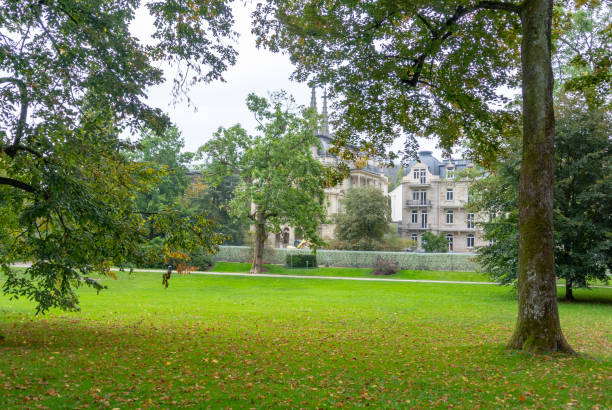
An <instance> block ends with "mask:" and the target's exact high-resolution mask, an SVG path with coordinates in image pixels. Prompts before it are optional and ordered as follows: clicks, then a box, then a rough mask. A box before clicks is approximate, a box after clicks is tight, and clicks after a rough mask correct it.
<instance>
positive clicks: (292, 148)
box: [200, 92, 327, 269]
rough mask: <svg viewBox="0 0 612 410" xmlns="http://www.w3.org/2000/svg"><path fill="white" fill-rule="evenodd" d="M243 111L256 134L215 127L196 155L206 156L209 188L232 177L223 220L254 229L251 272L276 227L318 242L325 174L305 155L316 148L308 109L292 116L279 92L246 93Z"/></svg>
mask: <svg viewBox="0 0 612 410" xmlns="http://www.w3.org/2000/svg"><path fill="white" fill-rule="evenodd" d="M247 106H248V108H249V110H250V111H251V112H252V113H253V114H254V115H255V118H256V119H257V121H258V122H259V126H258V127H257V131H258V133H259V135H257V136H251V135H248V134H247V132H246V131H245V130H244V129H243V128H242V127H241V126H240V125H235V126H233V127H231V128H219V130H218V131H217V132H216V133H215V134H214V136H213V139H212V140H211V141H209V142H208V143H206V144H205V145H204V146H203V147H201V148H200V152H201V153H203V154H206V155H207V165H206V167H205V169H204V172H205V177H206V179H207V181H208V182H209V183H211V184H212V185H214V186H218V185H219V184H220V183H221V182H222V181H223V179H224V178H227V177H228V176H232V175H233V176H236V177H237V178H238V179H239V182H238V184H237V185H236V187H235V188H234V190H233V199H232V200H231V201H230V202H229V208H230V211H229V215H230V216H231V217H234V218H238V219H243V220H250V222H251V223H252V224H254V225H255V234H256V235H255V255H254V258H253V260H254V261H253V266H254V269H255V268H256V267H257V266H258V265H260V264H261V255H262V254H261V253H259V251H260V250H261V251H263V244H264V241H265V239H266V237H267V235H268V233H270V232H279V231H280V229H281V226H282V225H291V226H293V227H295V228H296V229H297V230H298V231H299V232H301V233H302V234H303V236H304V237H305V238H307V239H309V240H310V241H311V242H312V243H314V244H315V245H318V244H321V243H322V240H321V238H320V237H319V234H318V227H319V224H320V223H321V222H323V221H325V220H326V218H327V212H326V209H325V206H324V200H325V193H324V191H323V187H324V185H325V183H326V172H325V167H324V166H323V165H322V164H321V163H320V162H318V161H317V160H316V159H315V158H314V157H313V155H312V153H311V149H312V148H313V147H317V146H318V144H319V142H318V139H317V138H316V137H315V135H314V133H313V131H312V130H313V129H315V124H316V116H315V113H314V112H313V110H310V109H308V110H305V109H303V108H300V109H299V111H298V109H297V107H295V103H294V101H293V99H292V98H290V97H287V95H286V94H285V93H284V92H278V93H275V94H272V95H271V97H270V99H269V100H268V99H265V98H262V97H258V96H256V95H254V94H250V95H249V97H248V98H247ZM296 111H298V112H296Z"/></svg>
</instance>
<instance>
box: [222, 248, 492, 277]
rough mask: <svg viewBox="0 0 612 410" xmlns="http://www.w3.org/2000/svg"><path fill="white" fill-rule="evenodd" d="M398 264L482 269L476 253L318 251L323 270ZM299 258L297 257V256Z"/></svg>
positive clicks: (234, 255)
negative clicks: (386, 261)
mask: <svg viewBox="0 0 612 410" xmlns="http://www.w3.org/2000/svg"><path fill="white" fill-rule="evenodd" d="M251 252H252V250H251V249H250V248H249V247H248V246H221V247H219V252H218V253H217V254H216V255H214V260H215V261H220V262H221V261H222V262H252V260H253V255H252V254H251ZM311 252H312V251H310V250H308V249H275V250H274V252H273V253H271V254H270V255H268V256H267V257H266V258H265V259H266V260H265V262H266V263H271V264H276V265H283V264H285V263H286V261H287V255H288V254H293V255H297V254H303V255H310V254H311ZM377 256H380V257H383V258H393V259H395V260H397V262H398V264H399V268H400V269H414V270H451V271H477V270H479V268H480V266H479V265H478V263H477V262H476V261H475V260H474V256H475V255H474V254H473V253H421V252H379V251H371V252H370V251H333V250H321V249H319V250H317V263H318V265H319V266H338V267H341V266H342V267H351V268H371V267H374V264H375V262H376V257H377ZM294 257H295V256H294Z"/></svg>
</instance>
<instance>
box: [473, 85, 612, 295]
mask: <svg viewBox="0 0 612 410" xmlns="http://www.w3.org/2000/svg"><path fill="white" fill-rule="evenodd" d="M556 117H557V125H556V135H555V164H556V173H555V202H554V204H555V208H554V221H555V265H556V266H555V271H556V273H557V276H558V277H560V278H563V279H565V298H566V299H568V300H573V299H574V297H573V289H574V288H576V287H586V286H588V284H589V282H591V281H593V280H604V281H605V280H607V272H608V271H609V270H610V269H612V238H610V231H611V230H612V216H611V215H612V203H611V201H610V195H609V192H610V191H611V190H612V185H611V184H612V165H611V164H610V153H611V151H612V141H611V140H610V138H609V136H610V135H611V133H612V119H611V118H610V115H609V113H608V112H607V111H606V110H592V109H589V108H588V107H587V104H586V102H584V100H582V101H581V100H580V99H578V98H570V99H568V97H566V96H562V98H560V102H559V104H558V105H557V115H556ZM517 148H518V147H517ZM519 166H520V156H519V155H518V149H517V150H516V151H515V153H514V155H512V154H511V155H509V158H508V159H507V160H506V161H504V162H502V163H501V164H499V166H498V167H496V169H495V172H493V173H492V174H490V175H488V176H487V177H486V178H483V179H479V180H476V181H475V182H474V184H473V185H472V189H471V192H472V198H473V201H471V203H470V207H471V208H472V210H473V211H475V212H491V215H492V217H491V218H490V220H489V221H487V222H485V223H484V224H483V225H484V238H485V239H488V240H490V241H491V243H490V244H489V245H487V246H485V247H483V248H481V249H479V251H478V253H479V256H478V258H479V261H480V262H481V264H482V265H483V268H484V269H485V270H486V271H487V272H489V274H490V275H491V276H492V277H494V278H495V279H497V280H499V281H500V282H502V283H506V284H510V283H515V282H516V279H517V269H516V260H517V259H518V252H519V250H518V228H517V225H516V221H517V216H518V201H517V197H518V184H517V176H518V172H519Z"/></svg>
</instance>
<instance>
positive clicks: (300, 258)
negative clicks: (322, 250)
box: [285, 253, 317, 268]
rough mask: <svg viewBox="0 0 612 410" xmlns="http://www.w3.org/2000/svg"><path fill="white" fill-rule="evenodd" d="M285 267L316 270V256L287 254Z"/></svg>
mask: <svg viewBox="0 0 612 410" xmlns="http://www.w3.org/2000/svg"><path fill="white" fill-rule="evenodd" d="M285 266H286V267H288V268H316V267H317V255H312V254H299V253H298V254H289V255H287V260H286V264H285Z"/></svg>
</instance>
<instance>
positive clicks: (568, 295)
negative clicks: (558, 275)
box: [565, 279, 574, 300]
mask: <svg viewBox="0 0 612 410" xmlns="http://www.w3.org/2000/svg"><path fill="white" fill-rule="evenodd" d="M572 285H573V283H572V280H571V279H565V300H574V288H573V287H572Z"/></svg>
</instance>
